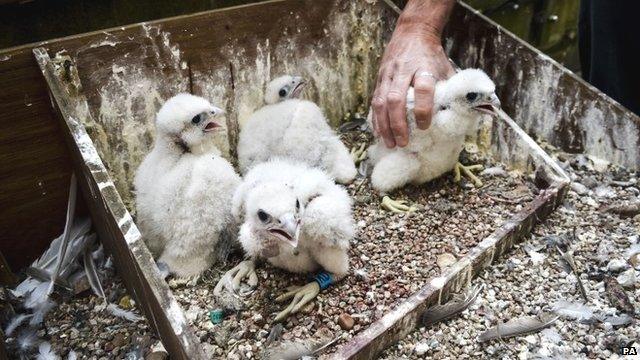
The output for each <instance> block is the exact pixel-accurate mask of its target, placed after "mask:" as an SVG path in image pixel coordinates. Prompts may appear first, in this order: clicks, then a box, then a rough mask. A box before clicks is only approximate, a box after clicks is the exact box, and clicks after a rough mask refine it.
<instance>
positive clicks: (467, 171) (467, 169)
mask: <svg viewBox="0 0 640 360" xmlns="http://www.w3.org/2000/svg"><path fill="white" fill-rule="evenodd" d="M482 168H483V166H482V165H480V164H478V165H469V166H465V165H462V164H461V163H456V166H455V167H454V168H453V175H454V176H453V181H455V182H457V183H459V182H460V179H461V175H462V174H464V176H466V177H468V178H469V180H471V182H473V185H475V186H476V187H482V180H480V179H479V178H478V177H477V176H475V175H474V174H473V173H472V171H477V170H482Z"/></svg>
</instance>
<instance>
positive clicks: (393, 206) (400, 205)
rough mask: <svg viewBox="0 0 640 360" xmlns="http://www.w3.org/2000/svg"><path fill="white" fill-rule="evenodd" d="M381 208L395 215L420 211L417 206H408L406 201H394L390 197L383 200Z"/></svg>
mask: <svg viewBox="0 0 640 360" xmlns="http://www.w3.org/2000/svg"><path fill="white" fill-rule="evenodd" d="M380 207H382V208H383V209H385V210H387V211H391V212H394V213H398V214H401V213H410V212H413V211H416V210H418V209H417V208H416V207H415V206H409V205H407V201H406V200H393V199H391V198H390V197H388V196H385V197H383V198H382V202H381V203H380Z"/></svg>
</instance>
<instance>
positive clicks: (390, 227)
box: [170, 139, 536, 359]
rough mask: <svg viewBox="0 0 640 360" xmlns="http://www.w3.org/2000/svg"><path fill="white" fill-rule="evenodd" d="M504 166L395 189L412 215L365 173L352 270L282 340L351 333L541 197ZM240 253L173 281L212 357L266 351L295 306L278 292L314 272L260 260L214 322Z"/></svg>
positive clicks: (295, 319)
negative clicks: (223, 284)
mask: <svg viewBox="0 0 640 360" xmlns="http://www.w3.org/2000/svg"><path fill="white" fill-rule="evenodd" d="M353 140H354V139H347V141H346V142H347V143H353V142H354V141H353ZM469 158H470V159H471V158H474V156H469ZM473 160H476V161H477V160H482V159H477V158H475V159H473ZM481 162H482V161H481ZM485 165H486V166H489V165H490V164H488V163H485ZM497 172H498V173H500V176H489V175H487V176H481V178H482V180H483V181H484V183H485V184H484V186H483V187H482V188H480V189H476V188H474V187H473V186H472V185H471V184H469V183H466V182H464V180H463V184H462V186H460V185H458V184H455V183H453V181H452V175H450V174H449V175H446V176H443V177H442V178H440V179H437V180H435V181H432V182H430V183H429V184H427V185H425V186H421V187H415V186H408V187H406V188H404V189H402V190H400V191H397V192H394V193H392V194H390V195H391V196H392V197H393V198H395V199H404V200H407V201H408V202H409V203H411V204H413V205H417V207H418V210H417V211H416V212H414V213H411V214H409V215H406V214H394V213H391V212H387V211H384V210H381V209H380V206H379V204H380V201H381V196H380V195H379V194H376V193H375V192H374V191H373V190H372V189H371V188H370V187H369V184H368V181H366V180H362V179H359V180H356V181H355V182H354V183H353V184H351V185H349V186H348V189H349V191H350V193H351V194H352V195H353V196H354V199H355V208H354V214H355V219H356V223H357V227H358V232H357V235H356V238H355V239H354V240H353V242H352V246H351V250H350V259H351V274H350V275H349V276H348V277H347V278H345V279H344V280H342V281H341V282H340V283H338V284H336V285H333V286H332V287H330V288H329V289H328V290H325V291H323V292H321V293H320V294H319V296H318V297H317V298H316V300H315V301H314V302H313V304H312V305H309V306H308V307H307V308H306V309H305V310H304V311H303V312H302V313H300V314H297V315H294V316H290V317H289V319H288V320H287V321H286V322H285V323H284V324H283V325H284V330H283V333H282V339H284V340H292V339H309V338H311V337H312V336H313V335H314V334H315V333H316V332H317V331H320V330H325V331H326V330H327V329H328V330H329V331H330V332H331V333H332V334H333V336H334V337H336V336H342V338H341V339H340V342H339V343H338V344H340V343H342V342H344V341H347V340H348V339H350V338H351V337H352V336H353V335H354V334H356V333H358V332H359V331H361V330H362V329H365V328H366V327H367V326H368V325H370V324H371V323H372V322H374V321H376V320H378V319H379V318H381V317H382V316H383V315H384V314H385V313H386V312H388V311H389V310H391V309H393V308H394V307H395V306H397V305H398V304H399V303H400V302H402V301H403V300H405V299H406V298H408V297H409V296H410V295H411V294H413V293H414V292H416V291H417V290H419V289H420V288H421V287H422V286H423V285H424V284H425V283H426V282H427V281H428V279H430V278H432V277H434V276H437V275H439V274H440V271H441V270H440V268H439V267H438V265H437V264H438V261H440V265H442V266H447V265H450V264H452V262H454V261H455V260H456V259H459V258H460V257H462V256H464V255H465V254H467V252H468V251H469V250H470V249H471V248H473V246H475V245H476V244H477V243H478V242H479V241H481V240H482V239H483V238H485V237H486V236H488V235H489V234H490V233H491V232H493V231H494V230H495V229H496V228H497V227H498V226H499V225H500V224H501V223H502V222H503V221H505V220H506V219H508V218H510V217H511V216H512V215H513V214H514V213H515V212H517V211H518V210H520V209H521V208H522V207H523V205H525V204H526V203H527V202H529V201H530V200H532V199H533V197H534V196H535V193H536V189H535V186H534V185H533V184H532V183H531V182H530V181H529V179H527V178H525V177H524V176H522V175H520V174H519V173H517V172H511V173H507V172H506V171H497ZM239 260H240V259H238V258H234V259H231V260H230V261H229V264H228V265H227V266H225V267H223V268H222V269H218V270H210V271H208V272H207V273H205V275H204V276H203V277H202V278H201V279H200V281H199V283H198V284H197V285H195V286H184V285H176V284H171V282H170V284H171V285H173V287H174V294H176V297H177V299H178V301H179V303H180V304H181V305H182V307H183V308H184V310H185V312H186V314H187V318H188V320H189V321H190V322H191V323H192V324H193V326H194V329H195V331H196V334H197V336H198V337H199V338H200V340H201V341H202V343H203V344H204V346H205V350H206V351H207V352H208V353H209V354H211V356H223V355H225V356H226V357H227V358H228V359H245V358H255V357H257V356H258V355H259V354H260V352H261V351H262V350H263V349H264V348H265V341H266V339H267V337H268V335H269V333H270V331H271V329H272V327H273V325H274V324H273V323H272V320H273V318H274V316H275V314H276V313H277V312H278V311H280V310H281V309H283V308H284V307H285V306H286V303H284V304H278V303H275V302H274V301H273V299H274V298H275V297H276V296H278V295H279V294H281V293H282V292H283V291H285V289H286V288H287V287H289V286H291V285H303V284H305V283H306V282H307V281H308V280H307V278H306V276H304V275H295V274H290V273H287V272H285V271H282V270H279V269H276V268H273V267H272V266H269V265H268V264H260V265H258V267H257V273H258V277H259V285H258V287H257V289H256V291H255V292H253V293H252V294H251V295H249V296H247V297H244V298H242V299H241V300H239V302H240V303H241V306H242V309H241V310H238V311H235V312H231V313H229V314H227V316H226V317H225V319H224V321H223V322H222V323H220V324H215V325H214V324H213V323H212V322H211V321H210V319H209V311H210V310H212V309H215V308H217V307H221V306H222V305H220V304H216V300H215V299H214V296H213V288H214V287H215V284H216V282H217V280H218V279H219V278H220V276H221V274H222V273H223V271H226V270H228V269H230V268H231V267H232V266H233V265H235V264H236V263H237V261H239ZM235 300H238V299H235ZM341 315H342V317H343V319H342V321H339V318H340V316H341ZM349 318H351V319H353V324H349V322H350V320H351V319H349ZM345 319H346V320H347V321H345ZM340 323H342V327H341V326H340ZM351 326H352V327H351Z"/></svg>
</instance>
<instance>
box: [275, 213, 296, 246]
mask: <svg viewBox="0 0 640 360" xmlns="http://www.w3.org/2000/svg"><path fill="white" fill-rule="evenodd" d="M268 231H269V233H271V234H273V235H275V236H276V237H277V238H279V239H280V240H283V241H284V242H285V243H287V244H289V245H291V246H292V247H293V248H294V249H295V248H297V247H298V239H299V237H300V219H299V218H298V217H297V216H296V215H294V214H292V213H288V214H285V215H283V216H282V217H280V219H278V222H277V224H275V225H273V226H271V227H270V228H269V229H268Z"/></svg>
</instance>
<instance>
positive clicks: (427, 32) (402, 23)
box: [396, 13, 442, 44]
mask: <svg viewBox="0 0 640 360" xmlns="http://www.w3.org/2000/svg"><path fill="white" fill-rule="evenodd" d="M403 14H404V13H403ZM396 32H398V33H401V34H403V35H414V36H419V37H420V38H421V39H423V40H425V41H428V42H430V43H437V44H441V42H442V30H441V29H439V28H438V27H436V26H434V25H433V24H431V23H429V22H427V21H425V19H424V18H423V17H422V16H416V15H412V14H407V15H403V16H400V18H399V19H398V23H397V25H396Z"/></svg>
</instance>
